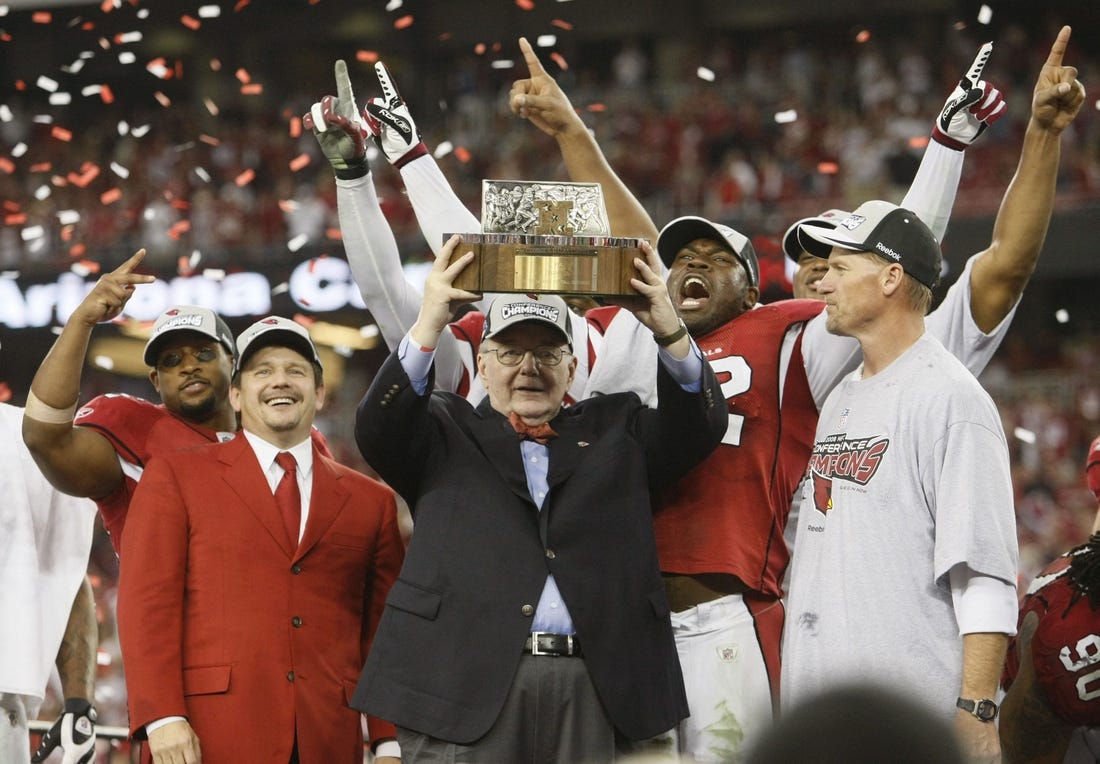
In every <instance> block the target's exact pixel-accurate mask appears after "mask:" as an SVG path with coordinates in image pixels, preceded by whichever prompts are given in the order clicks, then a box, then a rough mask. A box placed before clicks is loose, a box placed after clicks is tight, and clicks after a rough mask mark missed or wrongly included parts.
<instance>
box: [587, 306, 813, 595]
mask: <svg viewBox="0 0 1100 764" xmlns="http://www.w3.org/2000/svg"><path fill="white" fill-rule="evenodd" d="M824 308H825V304H824V303H822V302H818V301H816V300H784V301H781V302H776V303H772V304H770V305H763V306H761V307H758V308H756V309H754V310H750V311H746V312H745V313H742V314H741V315H740V316H738V317H737V318H735V319H734V320H733V321H730V322H729V323H726V324H724V325H723V326H721V327H719V328H718V329H715V330H714V331H712V332H710V333H709V334H707V335H705V336H703V337H696V338H695V341H696V343H697V344H698V345H699V349H700V350H701V351H702V352H703V355H704V356H705V357H706V359H707V360H708V361H709V362H710V364H711V367H712V368H713V369H714V372H715V374H716V375H717V377H718V381H719V382H720V383H721V385H722V392H723V394H724V395H725V397H726V404H727V406H728V408H729V425H728V428H727V430H726V435H725V436H724V437H723V439H722V444H721V445H719V446H718V448H716V449H715V450H714V452H713V453H712V454H711V455H710V456H709V457H707V459H706V460H705V461H704V462H703V463H702V464H700V465H699V466H698V467H696V468H695V469H694V470H692V471H691V472H690V473H688V474H687V475H686V476H685V477H684V478H682V479H681V480H680V481H679V482H678V483H677V484H676V485H675V486H674V487H672V488H671V489H669V490H667V491H666V492H664V494H662V495H661V496H660V497H658V499H657V504H656V509H657V511H656V513H655V515H654V530H655V533H656V536H657V552H658V555H659V557H660V563H661V570H662V571H664V572H666V573H729V574H732V575H735V576H737V577H738V578H739V579H741V580H742V581H743V582H745V584H747V585H748V586H749V587H751V588H752V589H753V590H755V591H758V592H761V593H764V594H770V595H772V596H776V597H778V596H781V594H782V588H781V587H782V585H781V582H782V579H783V571H784V570H785V569H786V566H787V562H788V560H789V559H790V554H789V552H788V550H787V546H786V544H785V543H784V541H783V529H784V528H785V527H786V523H787V515H788V513H789V512H790V507H791V499H792V497H793V496H794V491H795V488H796V487H797V486H798V483H799V480H800V479H801V478H802V474H803V473H804V472H805V470H806V463H807V462H808V461H809V458H810V449H811V447H812V445H813V439H814V430H815V428H816V426H817V406H816V405H815V404H814V399H813V396H812V395H811V393H810V387H809V382H808V381H807V378H806V367H805V364H804V363H803V360H802V328H803V326H804V325H805V322H806V321H808V320H809V319H811V318H813V317H814V316H816V315H817V314H819V313H820V312H821V311H822V310H824ZM594 313H596V311H589V313H588V316H589V321H590V323H597V324H600V323H603V324H604V325H606V324H607V323H609V322H607V321H603V322H593V320H592V319H593V314H594ZM596 364H597V365H598V364H599V360H598V359H597V360H596Z"/></svg>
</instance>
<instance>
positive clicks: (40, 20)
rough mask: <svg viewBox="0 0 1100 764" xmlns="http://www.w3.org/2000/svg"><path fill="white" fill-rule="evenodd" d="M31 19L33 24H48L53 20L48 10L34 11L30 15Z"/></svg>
mask: <svg viewBox="0 0 1100 764" xmlns="http://www.w3.org/2000/svg"><path fill="white" fill-rule="evenodd" d="M31 21H33V22H34V23H35V24H49V23H50V22H51V21H53V14H51V13H50V12H49V11H35V12H34V14H33V15H32V16H31Z"/></svg>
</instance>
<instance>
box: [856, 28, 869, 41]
mask: <svg viewBox="0 0 1100 764" xmlns="http://www.w3.org/2000/svg"><path fill="white" fill-rule="evenodd" d="M870 39H871V32H870V30H868V29H861V30H860V31H859V34H857V35H856V42H860V43H862V42H867V41H868V40H870Z"/></svg>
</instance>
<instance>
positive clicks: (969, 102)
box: [901, 43, 1007, 241]
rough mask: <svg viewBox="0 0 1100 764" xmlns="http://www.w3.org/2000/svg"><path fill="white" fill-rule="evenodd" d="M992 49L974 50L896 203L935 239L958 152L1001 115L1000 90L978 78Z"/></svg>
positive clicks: (958, 170) (954, 184)
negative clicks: (913, 213)
mask: <svg viewBox="0 0 1100 764" xmlns="http://www.w3.org/2000/svg"><path fill="white" fill-rule="evenodd" d="M992 49H993V46H992V44H991V43H986V44H985V45H983V46H982V47H981V48H980V49H979V50H978V55H977V57H975V59H974V62H973V63H972V64H971V65H970V68H969V69H968V70H967V72H966V73H965V74H964V75H963V76H962V78H961V79H960V80H959V84H958V85H956V86H955V89H954V90H952V91H951V94H950V95H948V97H947V101H946V102H944V105H943V108H942V109H941V110H940V113H939V115H938V116H937V117H936V121H935V122H934V123H933V125H932V139H931V140H930V141H929V142H928V146H927V148H925V150H924V156H923V157H922V158H921V163H920V166H919V167H918V168H917V174H916V175H915V176H914V178H913V182H912V183H911V184H910V185H909V190H908V191H907V192H906V194H905V198H904V199H903V200H902V202H901V206H902V207H904V208H905V209H907V210H912V211H913V212H915V213H917V217H919V218H920V219H921V220H923V221H924V222H925V224H926V225H927V226H928V227H929V228H930V229H932V233H934V234H935V235H936V238H937V239H939V240H940V241H943V237H944V234H945V233H946V232H947V221H948V220H949V219H950V218H951V208H952V207H954V206H955V194H956V192H957V191H958V190H959V179H960V178H961V177H962V166H963V156H964V152H965V151H966V149H967V148H968V147H969V146H970V145H972V144H973V143H974V141H975V140H977V139H978V136H980V135H981V134H982V133H984V132H985V131H986V129H987V128H988V127H989V126H990V125H992V124H993V123H994V122H996V121H997V120H998V119H1000V118H1001V117H1003V116H1004V115H1005V112H1006V111H1007V106H1006V104H1005V101H1004V98H1003V97H1002V96H1001V91H1000V90H998V89H997V88H996V87H994V86H993V85H992V84H991V83H989V82H986V81H985V80H983V79H981V76H982V70H983V69H984V68H985V63H986V61H987V60H988V59H989V55H990V53H991V51H992Z"/></svg>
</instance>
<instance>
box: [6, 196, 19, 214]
mask: <svg viewBox="0 0 1100 764" xmlns="http://www.w3.org/2000/svg"><path fill="white" fill-rule="evenodd" d="M4 209H6V210H7V211H8V212H19V210H20V209H21V208H20V206H19V202H17V201H15V200H14V199H5V200H4Z"/></svg>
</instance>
